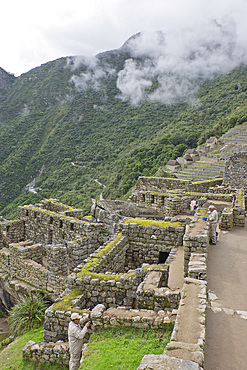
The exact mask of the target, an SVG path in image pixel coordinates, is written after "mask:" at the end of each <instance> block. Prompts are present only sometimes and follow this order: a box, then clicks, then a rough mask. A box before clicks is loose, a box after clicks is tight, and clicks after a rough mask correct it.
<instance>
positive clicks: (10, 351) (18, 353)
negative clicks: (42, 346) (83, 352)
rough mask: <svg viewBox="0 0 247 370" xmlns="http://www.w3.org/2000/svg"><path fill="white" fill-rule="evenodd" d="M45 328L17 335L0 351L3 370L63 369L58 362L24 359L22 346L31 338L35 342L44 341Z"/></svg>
mask: <svg viewBox="0 0 247 370" xmlns="http://www.w3.org/2000/svg"><path fill="white" fill-rule="evenodd" d="M43 330H44V328H39V329H33V330H30V331H28V332H27V333H25V334H24V335H21V336H19V337H17V338H16V339H15V340H14V342H13V343H11V344H10V345H9V346H8V347H6V348H5V349H4V350H3V351H2V352H1V353H0V364H1V365H0V368H1V370H7V369H8V370H9V369H12V370H39V369H40V370H41V369H42V370H62V367H61V366H58V365H56V364H54V365H51V364H40V365H39V364H37V363H35V362H29V361H22V348H23V347H24V346H25V345H26V344H27V342H28V341H29V340H33V341H34V342H36V343H38V342H43Z"/></svg>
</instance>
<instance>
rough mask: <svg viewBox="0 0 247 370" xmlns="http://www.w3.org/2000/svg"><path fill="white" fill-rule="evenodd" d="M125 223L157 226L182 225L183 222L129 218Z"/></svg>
mask: <svg viewBox="0 0 247 370" xmlns="http://www.w3.org/2000/svg"><path fill="white" fill-rule="evenodd" d="M124 223H125V224H131V223H133V224H137V225H143V226H156V227H167V226H173V227H180V226H181V222H171V221H153V220H143V219H141V218H129V219H128V220H126V221H125V222H124Z"/></svg>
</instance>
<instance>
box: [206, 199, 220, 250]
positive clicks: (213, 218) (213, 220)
mask: <svg viewBox="0 0 247 370" xmlns="http://www.w3.org/2000/svg"><path fill="white" fill-rule="evenodd" d="M208 210H209V212H210V213H209V215H208V218H207V221H208V222H209V225H210V243H209V244H212V245H215V244H216V229H217V223H218V212H217V210H216V209H215V207H214V206H213V205H210V206H209V207H208Z"/></svg>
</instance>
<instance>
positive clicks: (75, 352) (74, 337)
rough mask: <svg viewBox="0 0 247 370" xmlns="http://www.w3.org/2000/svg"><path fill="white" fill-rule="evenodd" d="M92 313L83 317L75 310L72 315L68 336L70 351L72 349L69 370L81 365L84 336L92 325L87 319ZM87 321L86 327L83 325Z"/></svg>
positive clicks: (74, 369) (75, 369)
mask: <svg viewBox="0 0 247 370" xmlns="http://www.w3.org/2000/svg"><path fill="white" fill-rule="evenodd" d="M89 317H90V314H89V315H87V317H82V316H80V315H79V313H77V312H73V313H72V315H71V321H70V323H69V329H68V338H69V351H70V361H69V370H77V369H79V366H80V360H81V354H82V346H83V338H84V336H85V334H86V332H87V330H88V328H89V326H90V321H87V320H88V319H89ZM85 321H87V323H86V324H85V325H84V327H83V328H82V327H81V324H82V325H83V324H84V322H85Z"/></svg>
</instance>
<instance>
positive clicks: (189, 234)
mask: <svg viewBox="0 0 247 370" xmlns="http://www.w3.org/2000/svg"><path fill="white" fill-rule="evenodd" d="M208 245H209V226H208V224H207V223H206V222H205V221H204V220H202V219H200V213H199V210H197V213H196V216H195V218H194V220H193V221H192V223H191V224H190V225H189V227H188V229H187V230H186V233H185V235H184V238H183V246H184V274H185V276H188V269H189V261H190V258H191V254H192V253H198V252H201V253H204V254H206V255H207V251H208Z"/></svg>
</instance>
